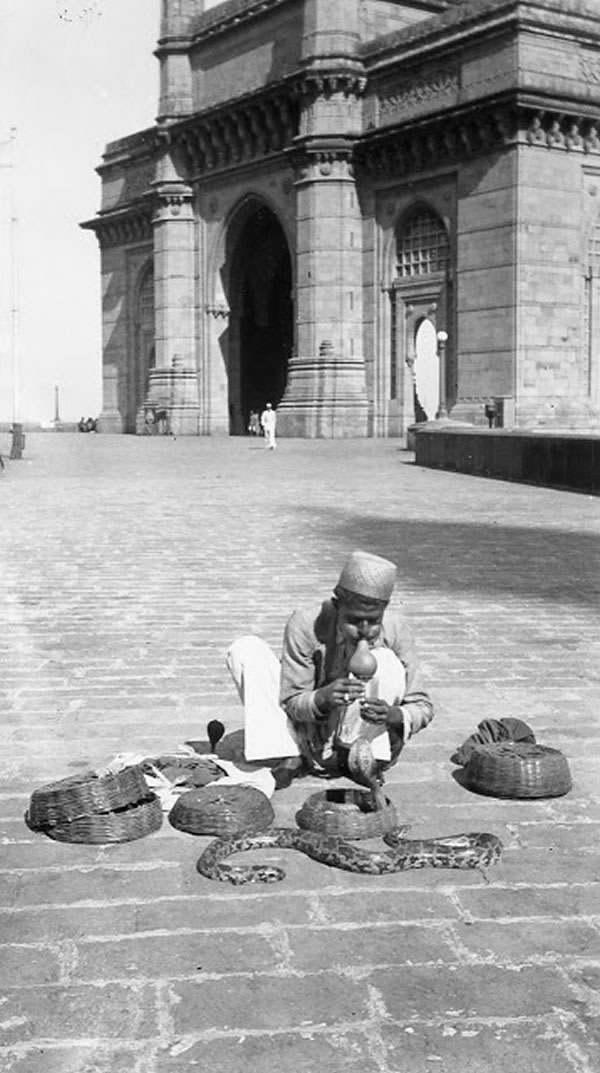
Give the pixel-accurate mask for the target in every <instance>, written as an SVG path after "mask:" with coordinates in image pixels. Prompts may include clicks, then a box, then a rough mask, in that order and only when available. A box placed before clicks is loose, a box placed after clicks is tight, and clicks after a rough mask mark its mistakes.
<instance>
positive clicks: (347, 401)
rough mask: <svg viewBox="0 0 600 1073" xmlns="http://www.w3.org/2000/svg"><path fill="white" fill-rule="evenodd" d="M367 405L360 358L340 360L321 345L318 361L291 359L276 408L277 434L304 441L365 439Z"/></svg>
mask: <svg viewBox="0 0 600 1073" xmlns="http://www.w3.org/2000/svg"><path fill="white" fill-rule="evenodd" d="M368 415H369V402H368V399H367V393H366V388H365V368H364V362H363V360H362V358H348V357H339V356H337V355H336V354H335V353H334V350H333V347H332V345H331V343H329V342H328V341H324V342H323V343H321V346H320V347H319V356H318V357H294V358H292V360H291V361H290V367H289V375H288V385H287V388H286V391H285V395H284V397H283V399H282V401H281V402H280V403H279V406H278V407H277V434H278V435H280V436H300V437H305V438H307V439H317V438H320V437H322V438H335V437H351V436H358V437H366V436H367V435H368Z"/></svg>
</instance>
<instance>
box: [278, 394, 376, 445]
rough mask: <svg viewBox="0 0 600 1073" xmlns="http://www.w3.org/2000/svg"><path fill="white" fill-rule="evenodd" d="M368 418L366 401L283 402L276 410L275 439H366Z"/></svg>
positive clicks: (315, 400)
mask: <svg viewBox="0 0 600 1073" xmlns="http://www.w3.org/2000/svg"><path fill="white" fill-rule="evenodd" d="M368 416H369V406H368V403H367V401H366V400H364V401H362V402H361V401H360V400H358V399H332V400H330V401H322V400H320V399H314V400H313V401H312V402H311V401H310V400H306V401H303V402H299V403H293V402H292V401H290V402H287V403H286V402H282V403H281V404H280V405H279V406H278V407H277V435H278V436H282V437H285V436H288V437H292V436H296V437H299V438H302V439H335V438H346V439H349V438H350V437H353V436H356V437H360V438H365V437H366V436H367V435H368Z"/></svg>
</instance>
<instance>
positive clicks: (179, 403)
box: [136, 358, 200, 436]
mask: <svg viewBox="0 0 600 1073" xmlns="http://www.w3.org/2000/svg"><path fill="white" fill-rule="evenodd" d="M149 410H153V411H154V413H155V414H156V415H159V414H164V415H165V416H166V428H167V431H168V432H169V433H171V434H172V435H173V436H197V435H198V431H199V424H200V406H199V402H198V373H197V371H196V369H186V368H184V366H183V363H182V362H181V361H180V359H178V358H173V361H172V364H171V368H170V369H151V370H150V375H149V378H148V393H147V395H146V399H145V401H144V406H143V411H142V413H143V414H146V413H147V412H148V411H149ZM136 431H137V432H138V433H143V432H145V431H147V429H146V428H145V421H144V420H139V421H138V422H137V428H136Z"/></svg>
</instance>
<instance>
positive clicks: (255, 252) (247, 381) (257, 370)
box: [228, 202, 294, 435]
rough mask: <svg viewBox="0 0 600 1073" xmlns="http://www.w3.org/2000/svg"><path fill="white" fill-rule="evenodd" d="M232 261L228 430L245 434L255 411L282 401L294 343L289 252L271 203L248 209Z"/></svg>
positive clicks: (234, 248) (236, 232)
mask: <svg viewBox="0 0 600 1073" xmlns="http://www.w3.org/2000/svg"><path fill="white" fill-rule="evenodd" d="M229 263H230V281H231V288H230V290H231V293H230V309H231V323H230V328H231V336H230V354H229V363H228V364H229V431H230V433H232V434H233V435H242V434H243V433H245V432H246V431H247V429H248V424H249V419H250V413H251V412H252V411H253V410H254V411H258V412H259V413H260V412H261V411H262V410H263V409H264V407H265V404H266V403H267V402H270V403H271V404H272V405H273V407H277V405H278V404H279V402H281V399H282V398H283V394H284V392H285V388H286V383H287V375H288V365H289V359H290V355H291V352H292V346H293V339H294V313H293V299H292V263H291V257H290V251H289V247H288V243H287V240H286V237H285V234H284V232H283V228H282V227H281V224H280V223H279V221H278V219H277V217H276V216H275V214H274V213H273V212H272V211H271V209H269V208H268V206H267V205H264V204H262V203H258V202H256V203H254V204H253V205H252V206H246V211H245V212H244V215H243V219H242V221H241V224H240V226H239V228H236V230H235V236H234V237H233V239H232V248H231V255H230V259H229Z"/></svg>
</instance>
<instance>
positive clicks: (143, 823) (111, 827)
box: [27, 792, 163, 845]
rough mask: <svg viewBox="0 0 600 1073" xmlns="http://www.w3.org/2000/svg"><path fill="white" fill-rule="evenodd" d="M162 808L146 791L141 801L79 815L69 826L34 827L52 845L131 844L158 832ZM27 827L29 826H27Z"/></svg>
mask: <svg viewBox="0 0 600 1073" xmlns="http://www.w3.org/2000/svg"><path fill="white" fill-rule="evenodd" d="M162 818H163V814H162V806H161V803H160V800H159V798H158V797H157V796H156V794H153V793H151V792H148V794H147V796H146V798H145V799H144V800H143V801H138V802H136V803H135V804H133V805H127V806H126V807H125V808H121V809H115V810H113V811H112V812H96V813H91V814H90V815H89V816H79V817H78V818H77V819H76V820H71V821H70V822H68V823H56V824H53V825H52V826H51V827H43V828H34V830H40V831H42V832H43V834H45V835H48V838H52V839H53V840H54V841H55V842H81V843H88V844H96V845H101V844H103V843H105V842H133V841H134V840H135V839H136V838H144V836H145V835H149V834H152V833H153V831H158V829H159V827H160V826H161V824H162ZM27 822H28V825H29V826H31V825H30V824H29V821H27Z"/></svg>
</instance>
